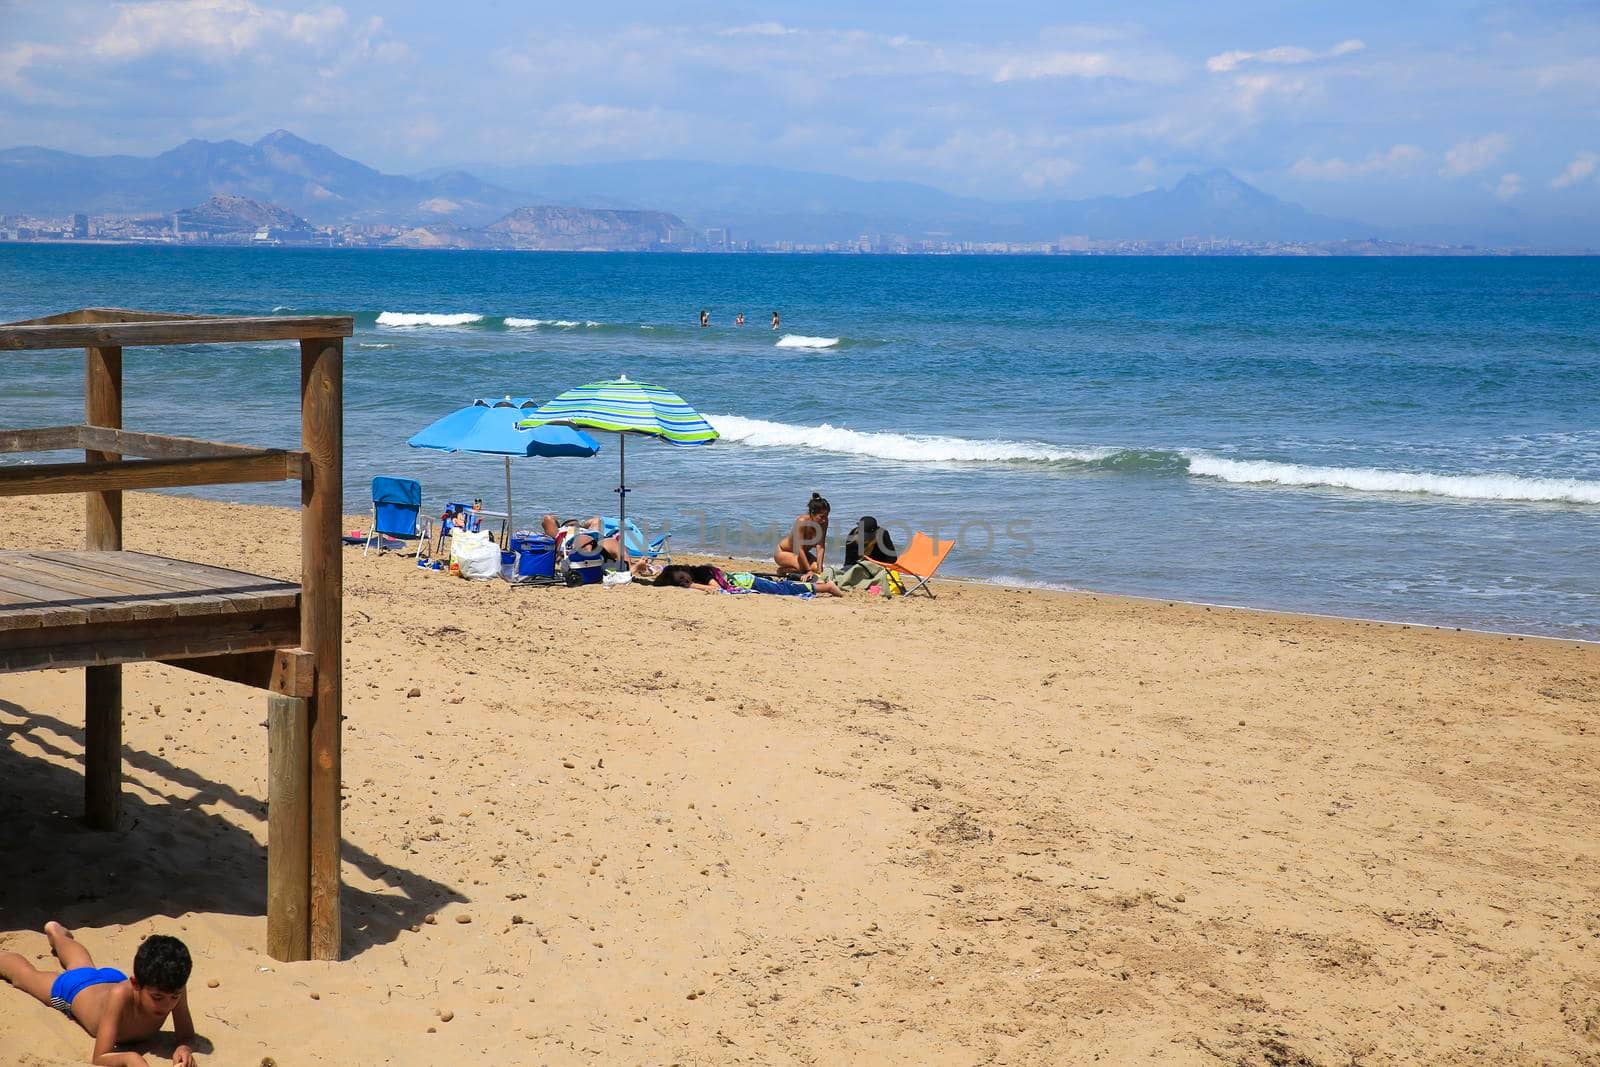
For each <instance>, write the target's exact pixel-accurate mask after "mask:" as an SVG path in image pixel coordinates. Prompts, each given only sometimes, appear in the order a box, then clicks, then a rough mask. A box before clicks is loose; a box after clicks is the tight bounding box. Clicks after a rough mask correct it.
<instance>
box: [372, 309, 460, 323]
mask: <svg viewBox="0 0 1600 1067" xmlns="http://www.w3.org/2000/svg"><path fill="white" fill-rule="evenodd" d="M482 321H483V316H482V315H474V314H473V313H472V312H470V311H464V312H460V313H458V314H444V315H437V314H432V313H430V312H412V311H384V312H380V313H379V315H378V319H377V322H378V325H379V326H470V325H472V324H473V323H475V322H482Z"/></svg>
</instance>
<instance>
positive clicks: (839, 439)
mask: <svg viewBox="0 0 1600 1067" xmlns="http://www.w3.org/2000/svg"><path fill="white" fill-rule="evenodd" d="M710 422H711V425H712V426H714V427H716V430H717V432H718V433H719V434H721V435H722V439H723V440H725V441H734V442H737V443H739V444H743V445H749V446H750V447H752V448H811V449H815V450H817V451H819V452H836V453H839V454H841V455H847V456H870V457H872V458H874V459H887V460H895V461H899V462H905V463H1017V462H1025V463H1060V462H1066V463H1079V464H1081V463H1092V462H1096V461H1098V460H1102V459H1105V458H1107V457H1109V456H1111V455H1113V454H1115V453H1116V451H1117V450H1116V449H1109V448H1108V449H1072V448H1060V447H1057V446H1055V445H1047V444H1042V443H1039V442H1036V441H1032V442H1030V441H1005V440H995V441H973V440H968V439H966V438H961V437H939V436H936V435H932V434H901V433H879V432H869V431H863V430H846V429H843V428H842V427H838V426H832V425H829V424H828V423H823V424H821V425H820V426H793V425H790V424H788V423H783V422H767V421H766V420H764V419H746V418H741V417H740V416H738V415H716V416H711V417H710Z"/></svg>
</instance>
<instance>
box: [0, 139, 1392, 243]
mask: <svg viewBox="0 0 1600 1067" xmlns="http://www.w3.org/2000/svg"><path fill="white" fill-rule="evenodd" d="M474 169H475V170H477V171H478V174H476V175H475V174H470V173H467V172H466V171H462V170H447V171H432V172H425V173H422V174H417V175H412V176H402V175H394V174H383V173H381V172H380V171H377V170H375V169H373V168H372V167H368V166H366V165H365V164H362V163H358V162H356V161H355V160H352V159H347V158H346V157H344V156H341V155H340V154H339V153H337V152H335V151H334V150H332V149H331V148H327V147H325V146H323V145H319V144H313V143H312V142H310V141H306V140H303V139H301V138H299V137H296V136H295V135H294V134H292V133H289V132H287V131H284V130H278V131H276V132H274V133H270V134H268V135H267V136H265V137H263V138H261V139H260V140H259V141H256V142H255V143H254V144H248V145H247V144H243V143H241V142H239V141H200V140H192V141H188V142H186V143H184V144H182V145H179V146H178V147H177V148H174V149H172V150H170V151H167V152H163V153H161V154H160V155H158V156H155V157H151V158H145V157H139V156H80V155H74V154H72V153H68V152H60V151H55V150H53V149H48V148H34V147H24V148H12V149H7V150H4V151H0V212H3V213H8V214H33V215H52V216H59V215H64V214H70V213H72V212H87V213H91V214H122V215H139V214H161V215H164V214H171V213H173V212H176V211H179V210H182V209H184V208H186V207H187V206H189V205H193V204H195V203H197V202H201V201H205V200H207V199H208V198H210V197H213V196H219V195H220V196H238V197H248V198H250V199H252V200H256V201H265V202H269V203H271V204H274V205H278V206H280V207H281V208H284V209H287V210H288V211H290V212H293V213H294V214H296V215H300V216H304V218H305V219H308V220H310V221H311V222H313V223H316V224H319V225H333V224H342V223H367V224H377V223H387V224H395V225H403V226H410V227H418V226H425V227H430V228H431V227H434V226H437V227H439V228H440V231H441V232H443V231H445V230H448V229H449V228H450V227H457V228H464V229H475V228H482V227H485V226H487V225H488V224H490V223H491V222H495V220H501V219H504V217H505V216H507V215H508V214H510V213H511V212H513V211H515V210H517V209H519V208H524V207H527V206H528V205H533V204H537V205H544V206H547V207H567V208H585V209H597V210H602V211H603V210H617V209H623V210H630V211H641V210H642V211H652V212H661V213H669V212H670V213H672V214H674V215H676V216H680V217H681V219H682V220H683V222H684V223H686V224H687V225H689V226H692V227H696V228H707V227H719V228H727V229H729V230H730V231H732V234H733V237H734V238H735V239H737V240H739V241H744V240H751V241H756V242H758V243H774V242H778V241H794V242H808V243H810V242H825V241H849V240H852V239H854V238H855V237H857V236H858V235H861V234H874V235H881V236H885V237H886V236H889V235H902V236H905V237H907V238H909V239H911V240H923V239H927V238H929V237H940V238H944V239H946V240H953V241H1013V242H1030V241H1050V242H1054V241H1057V240H1059V239H1060V238H1062V237H1063V236H1067V235H1075V236H1082V237H1087V238H1091V239H1100V240H1158V241H1159V240H1169V241H1170V240H1178V239H1181V238H1184V237H1221V238H1234V239H1237V240H1247V241H1335V240H1343V239H1348V238H1361V237H1369V236H1372V235H1373V228H1372V227H1370V226H1366V225H1363V224H1361V223H1358V222H1353V221H1350V220H1345V219H1335V218H1329V217H1327V216H1324V215H1318V214H1315V213H1313V212H1310V211H1307V210H1306V209H1305V208H1303V207H1301V206H1299V205H1298V204H1293V203H1289V202H1287V201H1284V200H1280V199H1278V198H1277V197H1274V196H1272V195H1270V194H1268V193H1265V192H1262V191H1261V190H1260V189H1257V188H1255V187H1254V186H1251V185H1249V184H1247V183H1245V182H1243V181H1241V180H1239V179H1238V178H1236V177H1234V176H1233V175H1232V174H1230V173H1229V172H1227V171H1224V170H1214V171H1209V172H1206V173H1200V174H1190V175H1188V176H1187V177H1185V178H1184V179H1183V180H1182V181H1180V182H1178V184H1177V185H1175V186H1174V187H1172V188H1170V189H1153V190H1150V191H1148V192H1144V193H1139V194H1137V195H1135V196H1124V197H1110V196H1107V197H1096V198H1093V199H1089V200H1055V201H1048V200H1039V201H1009V202H1003V201H991V200H981V199H977V198H973V197H960V196H955V195H952V194H950V193H945V192H942V191H940V190H938V189H934V188H932V187H930V186H926V185H918V184H915V183H911V182H869V181H857V180H855V179H851V178H843V177H839V176H837V175H828V174H811V173H806V172H802V171H791V170H782V169H779V168H775V167H752V166H724V165H720V164H712V163H684V162H671V161H656V162H635V163H598V164H587V165H581V166H565V165H561V166H557V165H549V166H532V167H497V166H485V167H479V168H474ZM479 175H481V177H480V176H479ZM664 217H665V216H663V218H664ZM672 221H673V222H677V221H678V220H676V219H674V220H672ZM558 222H559V220H552V219H546V220H545V222H544V223H542V224H541V225H542V226H543V225H546V224H551V223H558ZM658 224H660V225H665V223H664V222H662V220H661V219H656V220H653V221H652V222H650V223H649V224H648V225H650V226H655V225H658ZM508 225H509V224H508ZM588 225H589V226H590V228H591V229H592V228H593V226H594V225H599V224H598V223H595V222H593V220H591V221H590V223H588ZM619 225H621V224H620V223H619Z"/></svg>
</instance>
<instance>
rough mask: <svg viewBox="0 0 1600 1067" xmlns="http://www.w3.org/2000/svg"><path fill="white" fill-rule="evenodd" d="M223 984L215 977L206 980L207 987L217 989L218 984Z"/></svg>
mask: <svg viewBox="0 0 1600 1067" xmlns="http://www.w3.org/2000/svg"><path fill="white" fill-rule="evenodd" d="M221 984H222V983H221V982H219V981H217V980H216V979H215V978H213V979H211V980H210V981H208V982H206V988H207V989H215V988H217V986H219V985H221Z"/></svg>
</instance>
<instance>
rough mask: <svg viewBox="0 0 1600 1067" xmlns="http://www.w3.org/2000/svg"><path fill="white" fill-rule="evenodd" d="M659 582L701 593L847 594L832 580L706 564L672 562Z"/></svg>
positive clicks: (661, 575)
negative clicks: (769, 575)
mask: <svg viewBox="0 0 1600 1067" xmlns="http://www.w3.org/2000/svg"><path fill="white" fill-rule="evenodd" d="M656 584H657V585H664V586H668V587H676V588H678V589H698V590H700V591H701V592H702V593H770V594H772V595H773V596H814V595H816V594H817V593H821V594H823V595H824V596H844V593H843V592H842V591H841V590H840V589H839V587H838V586H837V585H835V584H833V583H832V582H791V581H786V580H783V579H777V580H774V579H772V578H763V577H761V576H760V575H759V574H751V573H749V572H748V571H733V572H731V573H726V574H725V573H723V571H722V570H721V569H720V568H717V567H712V566H709V565H706V564H700V565H698V566H689V565H688V564H684V563H672V564H669V565H667V566H665V567H663V568H661V573H660V574H658V575H657V576H656Z"/></svg>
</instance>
